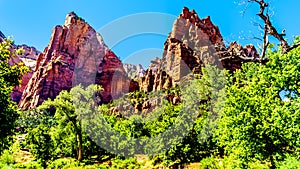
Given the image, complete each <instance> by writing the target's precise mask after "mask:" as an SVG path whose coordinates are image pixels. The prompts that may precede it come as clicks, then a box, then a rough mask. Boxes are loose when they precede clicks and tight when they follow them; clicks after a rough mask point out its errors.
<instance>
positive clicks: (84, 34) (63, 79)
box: [19, 12, 130, 110]
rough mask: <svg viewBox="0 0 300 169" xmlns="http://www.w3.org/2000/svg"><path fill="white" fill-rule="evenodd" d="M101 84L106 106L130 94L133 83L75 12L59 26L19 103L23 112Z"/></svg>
mask: <svg viewBox="0 0 300 169" xmlns="http://www.w3.org/2000/svg"><path fill="white" fill-rule="evenodd" d="M94 83H97V84H100V85H102V87H103V88H104V91H103V92H102V93H101V102H104V103H107V102H109V101H111V100H112V99H114V98H117V97H119V96H121V95H122V94H124V93H126V92H128V91H129V85H130V81H129V79H128V78H127V76H126V72H125V70H124V68H123V66H122V63H121V61H120V60H119V59H118V57H117V56H116V55H115V54H114V53H113V52H112V51H111V50H110V49H109V48H108V47H107V46H106V45H105V44H104V42H103V39H102V37H101V36H100V35H99V34H98V33H97V32H96V31H95V30H94V29H93V28H92V27H91V26H90V25H89V24H87V23H86V22H85V21H84V20H83V19H81V18H79V17H78V16H77V15H76V14H75V13H74V12H71V13H69V14H68V15H67V17H66V21H65V24H64V25H62V26H56V27H55V28H54V30H53V32H52V36H51V40H50V43H49V45H48V46H47V47H46V48H45V50H44V52H43V53H41V54H40V55H39V56H38V59H37V64H36V67H35V72H34V74H33V76H32V78H31V79H30V81H29V83H28V85H27V87H26V89H25V91H24V93H23V95H22V98H21V101H20V103H19V107H20V108H21V109H23V110H26V109H29V108H34V107H36V106H38V105H40V104H41V103H42V102H43V101H45V100H46V99H48V98H50V99H54V98H55V97H56V96H57V95H58V94H59V93H60V92H61V91H62V90H70V89H71V88H72V87H73V86H75V85H77V84H82V85H84V86H86V85H89V84H94Z"/></svg>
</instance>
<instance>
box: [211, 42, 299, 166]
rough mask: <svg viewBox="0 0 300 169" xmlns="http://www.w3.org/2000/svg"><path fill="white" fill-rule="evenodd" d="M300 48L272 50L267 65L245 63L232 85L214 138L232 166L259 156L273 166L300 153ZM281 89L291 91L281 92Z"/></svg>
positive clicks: (257, 158) (251, 161)
mask: <svg viewBox="0 0 300 169" xmlns="http://www.w3.org/2000/svg"><path fill="white" fill-rule="evenodd" d="M299 53H300V48H297V49H294V50H292V51H290V52H289V53H287V54H285V55H282V54H281V52H280V50H279V51H275V52H271V51H269V53H268V57H269V59H270V61H269V62H268V63H267V64H266V65H263V66H261V65H259V64H254V63H247V64H244V65H243V68H242V71H241V70H238V71H237V72H236V73H235V74H234V76H233V77H232V84H231V85H230V86H229V87H228V92H227V100H226V106H225V109H224V112H223V114H222V116H223V117H222V119H221V121H220V123H219V127H218V130H217V131H216V133H215V138H216V140H217V143H218V145H219V146H221V147H223V148H224V151H225V159H226V160H227V161H228V162H229V163H230V164H231V166H232V168H244V167H246V166H249V165H250V164H253V163H256V161H260V163H261V164H262V163H266V164H269V166H271V168H274V167H275V166H276V164H275V161H276V160H279V161H280V160H283V159H284V156H285V155H286V154H290V153H291V154H297V155H298V154H299V143H300V142H299V141H300V140H299V137H298V135H299V133H300V114H299V113H300V105H299V101H300V100H299V98H298V93H299V85H300V71H299V70H300V62H299V60H300V55H299ZM283 90H288V91H292V92H293V93H294V94H293V95H287V96H284V97H282V96H280V92H281V91H283Z"/></svg>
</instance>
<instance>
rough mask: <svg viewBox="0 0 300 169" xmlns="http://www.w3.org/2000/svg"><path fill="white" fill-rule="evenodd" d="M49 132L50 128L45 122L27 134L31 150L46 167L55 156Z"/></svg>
mask: <svg viewBox="0 0 300 169" xmlns="http://www.w3.org/2000/svg"><path fill="white" fill-rule="evenodd" d="M49 133H50V131H49V128H48V127H47V126H45V125H44V124H40V125H39V126H38V127H36V128H34V129H32V130H30V131H29V132H28V134H27V136H26V142H27V145H29V148H30V151H31V152H32V153H33V155H34V157H35V158H36V159H38V161H39V163H40V164H41V165H42V166H43V167H46V166H47V162H48V161H50V160H51V159H52V157H53V151H54V145H53V142H52V140H51V135H50V134H49Z"/></svg>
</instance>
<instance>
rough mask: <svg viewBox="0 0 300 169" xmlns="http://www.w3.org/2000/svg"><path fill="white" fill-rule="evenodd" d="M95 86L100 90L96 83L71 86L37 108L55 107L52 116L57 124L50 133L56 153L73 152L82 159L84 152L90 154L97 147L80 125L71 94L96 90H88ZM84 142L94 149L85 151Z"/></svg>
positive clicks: (89, 148) (71, 153) (70, 154)
mask: <svg viewBox="0 0 300 169" xmlns="http://www.w3.org/2000/svg"><path fill="white" fill-rule="evenodd" d="M95 87H96V88H97V90H98V91H100V90H102V88H100V87H98V86H96V85H91V86H89V87H87V88H86V90H85V89H83V88H82V87H81V86H76V87H74V88H72V89H71V91H70V92H68V91H62V92H61V93H60V94H59V95H58V96H57V97H56V98H55V99H54V100H53V101H52V100H47V101H45V102H44V103H43V104H42V105H41V106H40V107H39V108H38V109H39V110H42V109H49V108H52V109H53V108H54V109H55V115H54V118H55V121H56V123H57V126H55V128H53V129H52V131H53V133H52V135H53V138H54V146H55V148H56V153H57V154H59V155H65V156H72V155H73V154H76V157H77V159H78V160H79V161H82V160H83V158H84V152H86V154H91V153H93V152H96V150H97V149H99V148H95V147H96V145H95V143H93V142H92V141H90V140H89V138H88V137H87V136H86V135H85V133H84V130H83V129H82V126H81V120H80V117H79V116H80V114H77V113H76V112H75V106H74V99H75V98H76V97H73V95H76V94H87V92H96V91H97V90H89V89H91V88H95ZM89 94H91V93H89ZM91 101H93V100H91ZM86 111H88V110H86ZM84 113H86V112H85V111H83V112H82V114H84ZM84 144H86V145H87V147H86V149H88V150H92V149H93V148H94V150H92V151H91V152H87V151H85V150H84ZM101 152H102V151H101Z"/></svg>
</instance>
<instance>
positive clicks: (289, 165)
mask: <svg viewBox="0 0 300 169" xmlns="http://www.w3.org/2000/svg"><path fill="white" fill-rule="evenodd" d="M277 166H278V167H279V168H280V169H297V168H299V167H300V160H299V159H298V158H296V157H293V156H288V157H286V158H285V160H284V161H282V162H278V163H277Z"/></svg>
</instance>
